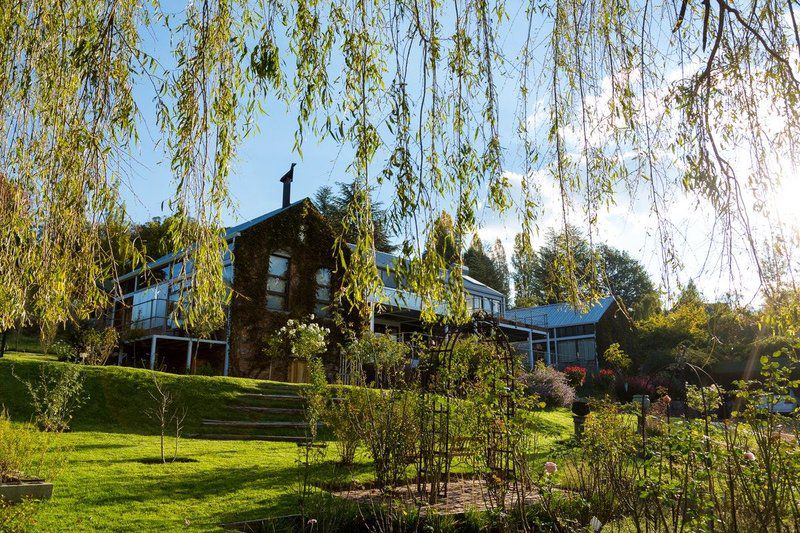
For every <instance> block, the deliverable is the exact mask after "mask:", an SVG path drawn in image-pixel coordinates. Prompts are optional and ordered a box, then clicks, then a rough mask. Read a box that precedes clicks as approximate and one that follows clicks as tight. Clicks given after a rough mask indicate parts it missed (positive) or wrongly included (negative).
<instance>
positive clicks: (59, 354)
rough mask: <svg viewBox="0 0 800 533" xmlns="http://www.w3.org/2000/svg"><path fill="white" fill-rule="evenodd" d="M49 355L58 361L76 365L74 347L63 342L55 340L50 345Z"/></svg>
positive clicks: (75, 349) (76, 350)
mask: <svg viewBox="0 0 800 533" xmlns="http://www.w3.org/2000/svg"><path fill="white" fill-rule="evenodd" d="M50 353H52V354H53V355H54V356H56V359H58V360H59V361H64V362H68V363H77V362H78V359H79V357H78V349H77V348H76V347H75V345H73V344H70V343H68V342H66V341H63V340H57V341H56V342H54V343H53V344H51V345H50Z"/></svg>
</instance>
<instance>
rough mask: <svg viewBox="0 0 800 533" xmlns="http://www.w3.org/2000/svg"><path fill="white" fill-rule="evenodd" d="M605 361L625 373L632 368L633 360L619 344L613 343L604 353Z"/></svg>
mask: <svg viewBox="0 0 800 533" xmlns="http://www.w3.org/2000/svg"><path fill="white" fill-rule="evenodd" d="M603 360H604V361H605V362H606V363H608V364H609V365H611V366H613V367H614V368H616V369H617V370H618V371H619V372H625V371H626V370H627V369H628V368H630V366H631V358H630V357H629V356H628V354H626V353H625V352H624V351H623V350H622V348H620V347H619V343H618V342H615V343H612V344H611V345H610V346H609V347H608V348H606V351H605V352H603Z"/></svg>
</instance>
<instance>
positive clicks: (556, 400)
mask: <svg viewBox="0 0 800 533" xmlns="http://www.w3.org/2000/svg"><path fill="white" fill-rule="evenodd" d="M522 381H523V383H524V385H525V392H526V394H535V395H536V396H538V398H539V400H541V401H543V402H544V403H545V404H546V405H547V406H548V407H569V406H570V405H571V404H572V402H573V401H574V400H575V389H574V388H572V387H571V386H570V384H569V382H568V381H567V376H566V375H565V374H564V373H563V372H559V371H558V370H556V369H555V368H553V367H551V366H547V365H545V364H544V363H543V362H541V361H539V362H538V363H536V366H535V367H534V369H533V370H532V371H531V372H529V373H528V374H525V375H524V376H523V377H522Z"/></svg>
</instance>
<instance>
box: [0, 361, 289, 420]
mask: <svg viewBox="0 0 800 533" xmlns="http://www.w3.org/2000/svg"><path fill="white" fill-rule="evenodd" d="M43 364H47V365H66V364H68V363H59V362H57V361H55V360H54V359H53V357H51V356H42V355H32V354H21V353H13V352H12V353H9V354H7V355H6V357H4V358H2V359H0V404H2V405H4V406H5V408H6V409H7V410H8V413H9V415H10V416H11V419H12V420H15V421H28V420H30V419H31V416H32V415H33V410H32V408H31V403H30V397H29V395H28V392H27V390H26V388H25V385H24V384H23V383H22V382H21V381H20V379H21V380H25V381H29V382H30V381H34V382H35V381H36V380H37V379H38V377H39V375H40V372H41V370H42V366H43ZM76 368H78V369H79V370H80V371H81V373H82V374H83V376H84V387H85V390H86V393H87V394H88V396H89V399H88V400H87V402H86V405H84V406H83V407H82V408H81V409H80V410H79V411H78V412H77V413H76V415H75V418H74V420H73V422H72V430H73V431H110V432H115V433H119V432H123V433H136V434H143V435H153V434H155V433H156V432H157V427H156V426H155V424H154V422H153V421H152V420H151V419H150V418H148V416H147V413H146V410H147V409H149V408H151V407H152V406H153V403H154V402H153V399H152V398H151V397H150V391H152V390H153V377H152V372H150V371H149V370H144V369H138V368H125V367H118V366H105V367H92V366H76ZM156 374H157V377H158V379H159V380H160V381H161V382H162V383H164V385H165V386H166V388H167V389H168V390H170V391H171V392H172V393H173V394H174V396H175V397H176V399H178V400H179V401H180V402H181V404H182V405H186V406H187V407H188V414H187V417H186V432H187V433H192V432H196V431H197V430H198V429H199V427H200V421H201V420H202V419H203V418H226V417H228V416H229V412H228V410H227V407H226V406H227V405H228V404H230V403H231V402H233V400H234V399H235V398H236V397H237V396H238V395H239V394H241V393H246V392H265V391H264V389H263V387H259V386H258V384H259V383H261V384H264V383H265V382H263V381H262V382H259V381H257V380H252V379H242V378H225V377H208V376H179V375H174V374H165V373H162V372H157V373H156ZM17 378H19V379H17ZM269 389H270V390H269V392H271V393H275V394H293V393H294V394H297V393H299V391H300V386H298V385H293V384H289V383H277V382H273V383H270V387H269Z"/></svg>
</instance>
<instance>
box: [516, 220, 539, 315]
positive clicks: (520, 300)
mask: <svg viewBox="0 0 800 533" xmlns="http://www.w3.org/2000/svg"><path fill="white" fill-rule="evenodd" d="M535 265H536V254H535V252H534V251H533V249H532V247H531V246H530V237H529V236H528V235H526V234H524V233H517V234H516V235H515V236H514V251H513V253H512V254H511V267H512V269H513V271H514V273H513V274H512V279H513V281H514V307H533V306H536V305H538V303H539V301H538V299H537V296H536V292H535V291H536V274H535V271H534V267H535Z"/></svg>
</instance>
